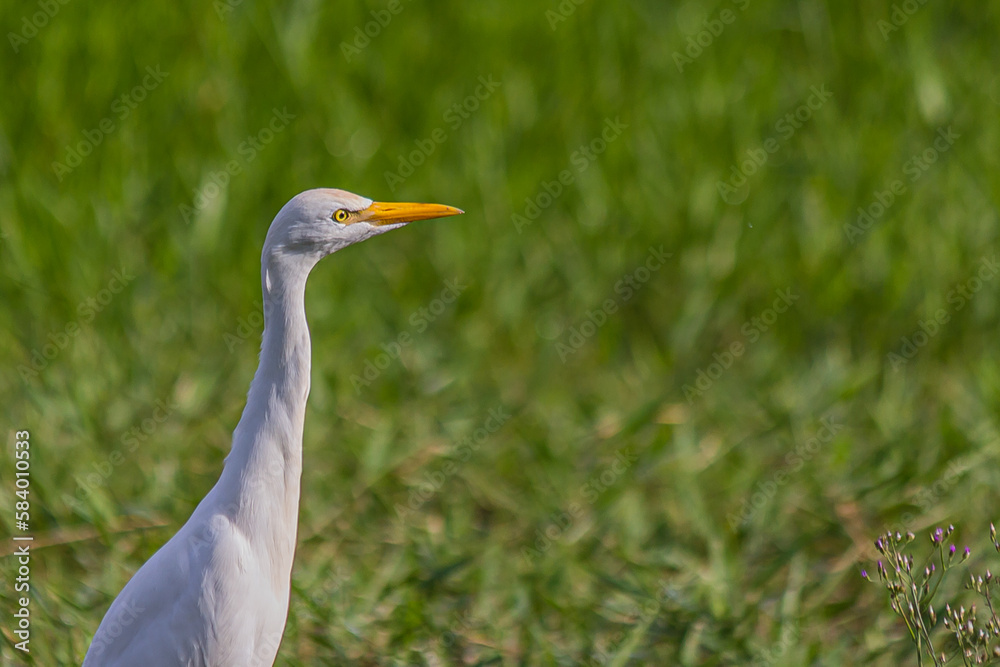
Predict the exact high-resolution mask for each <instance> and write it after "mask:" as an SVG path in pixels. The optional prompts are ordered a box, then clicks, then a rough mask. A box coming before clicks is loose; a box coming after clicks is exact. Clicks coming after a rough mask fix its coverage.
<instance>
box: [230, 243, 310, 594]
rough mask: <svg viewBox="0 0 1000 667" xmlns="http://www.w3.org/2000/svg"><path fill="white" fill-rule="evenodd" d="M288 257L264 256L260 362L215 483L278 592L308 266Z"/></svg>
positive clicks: (298, 471) (292, 492)
mask: <svg viewBox="0 0 1000 667" xmlns="http://www.w3.org/2000/svg"><path fill="white" fill-rule="evenodd" d="M292 259H293V258H289V257H287V256H279V257H268V256H265V258H264V263H263V264H264V265H263V268H262V282H263V292H264V336H263V342H262V344H261V351H260V365H259V366H258V367H257V373H256V374H255V375H254V379H253V382H252V383H251V384H250V392H249V394H248V395H247V405H246V408H244V410H243V416H242V417H241V418H240V423H239V424H238V425H237V426H236V430H235V431H234V432H233V446H232V450H231V451H230V453H229V456H228V457H227V458H226V466H225V469H224V470H223V472H222V476H221V478H220V479H219V484H218V485H217V486H218V490H219V492H220V493H221V494H222V500H223V501H224V503H225V504H226V505H227V509H229V510H231V512H230V511H227V512H226V513H227V514H229V515H230V516H231V517H232V519H233V521H234V523H235V524H236V525H237V527H239V528H240V529H241V530H242V531H243V533H244V535H245V536H246V538H247V539H248V540H249V541H250V543H251V546H252V548H254V549H255V550H256V551H258V553H259V554H261V555H262V556H263V557H266V558H268V559H270V560H271V562H272V566H273V567H272V568H271V571H272V572H275V574H276V577H277V579H276V581H275V582H274V584H275V586H276V587H278V588H281V587H284V589H285V590H287V586H288V577H289V576H290V573H291V568H292V560H293V558H294V555H295V537H296V532H297V526H298V510H299V491H300V485H301V477H302V428H303V424H304V421H305V410H306V399H307V398H308V396H309V371H310V361H311V358H310V354H311V353H310V341H309V328H308V325H307V324H306V314H305V286H306V278H307V276H308V275H309V270H310V269H311V268H312V263H303V262H302V261H292ZM299 259H300V260H301V258H299Z"/></svg>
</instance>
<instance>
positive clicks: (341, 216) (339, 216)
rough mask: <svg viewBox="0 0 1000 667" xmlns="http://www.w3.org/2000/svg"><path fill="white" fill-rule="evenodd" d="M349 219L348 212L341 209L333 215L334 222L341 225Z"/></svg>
mask: <svg viewBox="0 0 1000 667" xmlns="http://www.w3.org/2000/svg"><path fill="white" fill-rule="evenodd" d="M350 217H351V214H350V213H349V212H347V211H345V210H344V209H342V208H338V209H337V211H336V212H335V213H334V214H333V219H334V220H336V221H337V222H341V223H343V222H347V220H348V219H349V218H350Z"/></svg>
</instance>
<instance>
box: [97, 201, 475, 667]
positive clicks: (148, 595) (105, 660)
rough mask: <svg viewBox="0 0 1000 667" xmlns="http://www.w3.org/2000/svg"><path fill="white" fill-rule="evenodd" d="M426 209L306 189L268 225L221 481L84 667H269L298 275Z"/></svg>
mask: <svg viewBox="0 0 1000 667" xmlns="http://www.w3.org/2000/svg"><path fill="white" fill-rule="evenodd" d="M461 212H462V211H460V210H458V209H456V208H452V207H450V206H442V205H438V204H384V203H378V202H373V201H372V200H370V199H367V198H365V197H360V196H358V195H355V194H352V193H350V192H345V191H343V190H327V189H321V190H308V191H306V192H303V193H301V194H299V195H297V196H296V197H294V198H293V199H292V200H291V201H289V202H288V203H287V204H286V205H285V206H284V207H283V208H282V209H281V211H279V212H278V215H277V216H276V217H275V218H274V221H273V222H272V223H271V227H270V229H269V230H268V233H267V239H266V240H265V242H264V250H263V253H262V255H261V283H262V288H263V293H264V298H263V303H264V335H263V342H262V344H261V352H260V365H259V367H258V368H257V373H256V374H255V375H254V379H253V382H252V383H251V385H250V392H249V394H248V395H247V405H246V408H244V410H243V416H242V417H241V418H240V422H239V424H238V425H237V427H236V430H235V431H234V432H233V445H232V450H231V451H230V453H229V456H227V457H226V463H225V467H224V469H223V471H222V475H221V477H220V478H219V481H218V482H217V483H216V485H215V486H214V487H213V488H212V490H211V491H210V492H209V493H208V495H207V496H205V498H204V499H203V500H202V501H201V503H199V505H198V507H197V508H196V509H195V511H194V513H193V514H192V515H191V518H189V519H188V521H187V523H185V524H184V526H183V527H181V529H180V530H179V531H178V532H177V534H176V535H174V536H173V537H172V538H171V539H170V540H169V541H168V542H167V543H166V544H165V545H163V547H162V548H160V550H159V551H157V552H156V553H155V554H154V555H153V557H152V558H150V559H149V561H147V562H146V563H145V564H144V565H143V566H142V567H141V568H139V571H138V572H136V573H135V576H133V577H132V579H131V580H130V581H129V582H128V584H126V586H125V588H124V589H123V590H122V592H121V594H119V596H118V597H117V598H116V599H115V601H114V602H113V603H112V605H111V608H110V609H109V610H108V613H107V615H105V617H104V620H103V621H102V622H101V625H100V627H99V628H98V629H97V633H96V634H95V635H94V641H93V642H92V643H91V645H90V649H89V650H88V651H87V657H86V658H85V659H84V663H83V664H84V667H97V666H107V667H126V666H127V667H136V666H138V667H181V666H182V667H260V666H267V665H272V664H273V663H274V658H275V655H276V654H277V652H278V646H279V644H280V643H281V637H282V633H283V632H284V627H285V619H286V617H287V615H288V597H289V587H290V578H291V572H292V561H293V559H294V555H295V536H296V529H297V522H298V510H299V490H300V488H299V486H300V479H301V475H302V427H303V423H304V420H305V409H306V398H307V397H308V395H309V371H310V359H311V357H310V341H309V329H308V326H307V324H306V314H305V304H304V297H305V286H306V278H307V277H308V276H309V272H310V271H311V270H312V268H313V267H314V266H315V265H316V263H317V262H319V260H321V259H322V258H323V257H325V256H327V255H329V254H331V253H333V252H336V251H337V250H340V249H341V248H345V247H347V246H349V245H351V244H353V243H357V242H359V241H363V240H365V239H367V238H369V237H371V236H375V235H377V234H381V233H383V232H386V231H388V230H390V229H396V228H398V227H401V226H403V225H405V224H406V223H408V222H412V221H414V220H424V219H428V218H438V217H443V216H448V215H456V214H459V213H461Z"/></svg>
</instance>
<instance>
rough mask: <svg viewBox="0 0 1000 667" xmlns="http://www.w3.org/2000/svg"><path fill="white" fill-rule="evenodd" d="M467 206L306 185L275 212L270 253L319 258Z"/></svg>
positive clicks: (268, 243)
mask: <svg viewBox="0 0 1000 667" xmlns="http://www.w3.org/2000/svg"><path fill="white" fill-rule="evenodd" d="M462 212H463V211H461V210H459V209H457V208H453V207H451V206H443V205H441V204H409V203H406V204H404V203H395V204H389V203H383V202H376V201H372V200H371V199H368V198H367V197H362V196H360V195H356V194H354V193H351V192H347V191H345V190H333V189H327V188H321V189H316V190H306V191H305V192H302V193H300V194H298V195H295V196H294V197H292V199H291V200H290V201H289V202H288V203H287V204H285V205H284V206H283V207H282V209H281V210H280V211H279V212H278V215H276V216H275V218H274V222H272V223H271V228H270V229H269V230H268V232H267V239H266V240H265V241H264V259H265V260H267V259H268V258H271V259H276V258H278V257H285V258H297V259H301V260H303V261H306V262H310V261H311V262H312V263H315V262H318V261H319V260H320V259H322V258H323V257H325V256H327V255H329V254H330V253H333V252H336V251H338V250H340V249H341V248H345V247H347V246H349V245H351V244H352V243H357V242H358V241H364V240H365V239H367V238H370V237H372V236H375V235H377V234H382V233H384V232H387V231H389V230H391V229H397V228H399V227H402V226H404V225H406V224H407V223H410V222H414V221H416V220H428V219H430V218H443V217H445V216H449V215H458V214H460V213H462Z"/></svg>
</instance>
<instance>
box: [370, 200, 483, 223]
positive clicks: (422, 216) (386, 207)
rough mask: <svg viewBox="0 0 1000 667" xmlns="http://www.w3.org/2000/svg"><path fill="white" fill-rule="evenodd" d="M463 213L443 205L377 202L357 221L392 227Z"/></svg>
mask: <svg viewBox="0 0 1000 667" xmlns="http://www.w3.org/2000/svg"><path fill="white" fill-rule="evenodd" d="M462 213H465V211H463V210H461V209H458V208H455V207H454V206H445V205H444V204H409V203H387V202H380V201H377V202H375V203H373V204H372V205H371V206H369V207H368V208H366V209H365V210H363V211H361V212H359V213H358V218H357V221H358V222H361V221H365V222H368V223H370V224H372V225H376V226H379V227H381V226H382V225H392V224H395V223H398V222H414V221H416V220H430V219H431V218H445V217H447V216H449V215H461V214H462Z"/></svg>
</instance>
